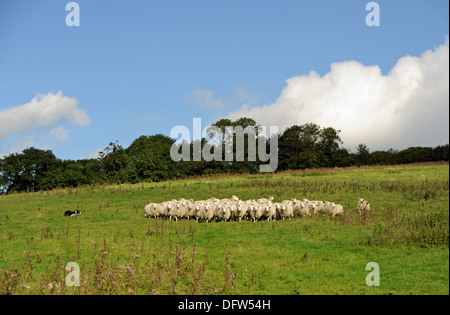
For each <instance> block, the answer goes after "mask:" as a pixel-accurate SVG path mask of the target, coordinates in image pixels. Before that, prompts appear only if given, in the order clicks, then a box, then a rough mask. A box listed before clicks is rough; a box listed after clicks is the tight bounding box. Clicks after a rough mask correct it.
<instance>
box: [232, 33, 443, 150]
mask: <svg viewBox="0 0 450 315" xmlns="http://www.w3.org/2000/svg"><path fill="white" fill-rule="evenodd" d="M448 115H449V42H448V39H447V40H446V42H445V44H443V45H441V46H440V47H438V48H435V49H434V50H429V51H426V52H425V53H423V54H422V55H421V56H419V57H412V56H406V57H403V58H400V59H399V60H398V62H397V64H396V65H395V66H394V67H393V68H392V70H391V71H390V72H389V73H388V74H387V75H383V74H382V73H381V70H380V68H379V67H378V66H364V65H363V64H361V63H359V62H356V61H344V62H339V63H333V64H332V65H331V70H330V72H328V73H327V74H325V75H324V76H320V75H318V74H317V73H316V72H314V71H312V72H310V73H309V74H308V75H302V76H297V77H293V78H290V79H288V80H287V86H286V87H285V88H284V89H283V91H282V92H281V95H280V96H279V98H278V99H277V100H276V101H275V102H274V103H272V104H270V105H263V106H253V107H249V106H247V105H244V106H242V107H241V108H240V109H239V110H238V111H236V112H233V113H231V114H230V115H229V118H231V119H236V118H240V117H244V116H246V117H251V118H254V119H255V120H256V121H257V122H258V123H259V124H261V125H274V126H279V127H280V130H283V129H284V128H286V127H289V126H292V125H301V124H304V123H308V122H313V123H316V124H319V125H321V126H322V127H334V128H336V129H340V130H342V132H341V137H342V140H343V141H344V146H345V147H348V148H352V149H353V148H354V147H356V146H357V145H358V144H359V143H366V144H367V145H368V146H369V148H370V149H371V150H372V151H373V150H376V149H388V148H390V147H393V148H396V149H403V148H407V147H409V146H417V145H420V146H435V145H439V144H445V143H448V142H449V117H448Z"/></svg>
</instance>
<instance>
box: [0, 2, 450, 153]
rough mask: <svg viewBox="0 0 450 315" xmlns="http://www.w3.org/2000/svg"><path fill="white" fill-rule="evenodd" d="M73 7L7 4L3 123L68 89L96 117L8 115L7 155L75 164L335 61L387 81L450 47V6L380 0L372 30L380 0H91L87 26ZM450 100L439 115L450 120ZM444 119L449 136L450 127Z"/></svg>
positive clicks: (2, 13)
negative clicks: (417, 59)
mask: <svg viewBox="0 0 450 315" xmlns="http://www.w3.org/2000/svg"><path fill="white" fill-rule="evenodd" d="M68 2H69V1H60V0H58V1H57V0H48V1H44V0H39V1H32V0H2V1H1V2H0V116H1V115H2V111H3V114H4V113H5V111H8V110H11V109H13V108H15V107H20V106H23V105H25V104H28V103H29V102H30V101H31V100H32V99H33V98H35V97H36V96H37V95H47V94H49V93H53V94H56V93H58V91H62V94H63V95H64V96H65V97H68V98H71V99H76V101H77V105H76V106H77V109H78V110H81V111H84V112H85V114H86V115H87V117H88V120H89V121H86V120H85V121H84V122H85V123H77V120H76V119H74V118H73V117H72V118H71V119H66V118H65V116H64V115H63V114H61V115H62V116H61V117H57V118H55V120H53V121H51V122H49V123H48V124H38V123H32V122H29V123H24V125H23V128H12V127H11V128H9V129H7V128H6V127H5V126H6V124H7V123H8V121H11V120H6V119H4V120H3V124H4V125H5V126H3V127H4V129H7V130H6V131H4V136H3V140H2V138H1V137H0V141H2V143H0V153H3V154H5V153H10V152H12V151H14V150H19V149H23V147H22V146H24V145H34V146H37V147H39V146H41V147H43V148H50V149H52V150H53V152H54V153H55V154H56V156H58V157H60V158H64V159H78V158H80V157H88V156H93V155H95V152H96V151H98V150H99V149H102V148H104V147H106V146H107V145H108V143H109V142H111V141H115V140H118V141H119V143H120V144H122V145H123V146H125V147H126V146H128V145H129V144H130V143H131V142H132V141H133V140H134V139H135V138H137V137H139V136H140V135H152V134H156V133H163V134H165V135H169V133H170V130H171V128H172V127H174V126H176V125H186V126H189V127H190V126H192V119H193V118H194V117H200V118H202V120H203V122H204V123H206V122H214V121H215V120H216V119H218V118H221V117H227V116H228V115H229V114H230V113H233V112H240V110H241V109H242V106H243V105H244V104H246V105H247V106H249V107H260V106H263V105H269V104H274V103H276V101H277V99H278V98H280V95H283V93H282V91H283V89H284V88H285V87H286V84H287V83H286V80H288V79H290V78H294V77H298V76H305V75H308V74H309V73H310V71H315V72H317V74H318V75H320V76H325V75H326V74H327V73H329V72H330V67H331V65H332V64H333V63H337V62H345V61H350V60H354V61H357V62H359V63H361V64H362V65H364V66H378V67H379V68H380V70H381V73H382V75H383V76H386V75H388V74H389V72H390V71H391V69H392V68H393V67H394V66H395V65H396V64H397V62H398V60H399V59H400V58H402V57H404V56H407V55H411V56H421V54H423V53H424V52H426V51H427V50H430V49H431V50H433V49H435V48H436V47H439V46H441V45H443V44H445V43H446V40H447V47H448V30H449V15H448V12H449V2H448V1H446V0H427V1H418V0H412V1H411V0H409V1H401V0H396V1H392V0H391V1H377V3H378V4H379V6H380V17H381V25H380V26H379V27H368V26H367V25H366V23H365V18H366V15H367V14H368V13H369V12H368V11H366V10H365V7H366V4H367V3H368V2H370V1H361V0H345V1H327V0H319V1H317V0H315V1H312V0H297V1H294V0H289V1H285V0H281V1H280V0H277V1H261V0H240V1H237V0H231V1H224V0H222V1H215V0H209V1H202V0H195V1H194V0H183V1H167V0H164V1H137V0H130V1H105V0H95V1H92V0H90V1H87V0H79V1H76V2H77V3H78V4H79V6H80V26H79V27H68V26H67V25H66V24H65V18H66V15H67V14H68V13H69V12H68V11H66V10H65V6H66V3H68ZM447 59H448V58H447ZM447 64H448V61H447ZM446 93H447V94H445V91H444V96H443V98H441V99H440V102H441V103H442V100H444V102H445V100H447V101H446V102H447V103H446V104H443V105H442V104H441V105H442V106H437V107H436V111H437V114H436V115H438V116H442V115H443V114H447V113H448V89H447V92H446ZM317 106H318V105H317ZM443 108H444V111H443ZM72 110H73V108H72ZM445 110H446V111H445ZM442 111H443V112H442ZM20 113H22V112H20ZM77 113H78V114H79V112H77ZM24 115H26V114H24ZM66 115H67V114H66ZM268 115H270V114H268ZM0 118H1V117H0ZM430 119H431V118H430ZM1 121H2V120H1V119H0V122H1ZM78 121H81V120H78ZM294 121H295V122H296V121H298V124H301V123H305V122H306V121H302V119H301V117H299V118H298V119H297V118H296V120H294ZM290 122H292V121H290ZM11 123H12V122H11ZM14 123H15V124H16V125H20V124H21V123H22V122H21V121H18V122H14ZM440 123H441V124H442V123H443V124H444V125H445V126H444V129H443V130H444V131H445V130H447V133H448V120H447V121H443V122H440ZM1 130H2V126H0V131H1ZM441 131H442V130H441ZM447 139H448V136H445V137H444V138H442V137H441V138H439V140H436V141H441V142H442V141H445V140H447ZM411 141H412V140H411ZM427 141H428V143H429V144H428V145H437V144H444V143H433V141H430V140H429V139H428V140H427V139H423V142H427ZM447 141H448V140H447ZM360 142H367V141H365V139H361V141H360ZM404 143H408V144H409V142H408V141H407V142H404ZM411 143H414V141H412V142H411ZM394 144H398V143H394ZM344 145H346V141H345V139H344ZM351 145H353V143H351V141H350V144H348V146H349V147H350V148H351ZM389 145H391V143H386V146H389ZM417 145H426V143H422V142H420V141H419V143H417ZM372 146H373V147H380V148H383V144H380V143H379V142H374V144H373V145H372ZM372 146H371V143H369V147H372ZM398 148H399V149H402V148H400V147H398ZM384 149H387V147H386V148H384Z"/></svg>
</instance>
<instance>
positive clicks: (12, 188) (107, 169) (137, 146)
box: [0, 118, 449, 194]
mask: <svg viewBox="0 0 450 315" xmlns="http://www.w3.org/2000/svg"><path fill="white" fill-rule="evenodd" d="M213 126H216V127H218V128H220V129H222V130H224V132H225V127H226V126H242V127H243V128H246V127H255V126H257V124H256V122H255V121H254V120H253V119H250V118H241V119H238V120H235V121H231V120H229V119H221V120H219V121H217V122H216V123H215V124H214V125H213ZM339 133H340V130H336V129H334V128H332V127H326V128H323V127H321V126H319V125H317V124H313V123H307V124H304V125H301V126H298V125H295V126H292V127H289V128H287V129H286V130H285V131H284V132H282V133H280V134H279V135H278V169H277V171H286V170H299V169H311V168H329V167H348V166H362V165H391V164H406V163H415V162H430V161H449V145H448V144H446V145H442V146H437V147H434V148H431V147H410V148H408V149H406V150H402V151H396V150H394V149H390V150H387V151H374V152H370V150H369V148H368V147H367V145H365V144H360V145H358V147H357V148H356V152H351V151H349V150H348V149H346V148H343V147H342V145H343V142H342V140H341V138H340V136H339ZM223 136H228V137H233V136H234V135H232V134H231V135H227V134H226V133H224V134H223ZM253 136H255V135H252V134H251V133H249V134H246V135H245V145H244V148H247V144H248V139H249V137H253ZM211 137H212V135H211ZM208 140H209V139H201V142H202V144H205V143H207V141H208ZM222 140H223V139H222ZM197 141H198V140H197ZM175 142H176V140H175V139H172V138H170V137H167V136H164V135H162V134H157V135H152V136H141V137H139V138H137V139H136V140H134V141H133V142H132V143H131V145H130V146H129V147H127V148H124V147H123V146H121V145H120V144H119V143H118V142H111V143H109V145H108V146H107V147H106V148H105V149H104V150H102V151H101V152H100V153H99V155H98V158H96V159H80V160H76V161H74V160H62V159H59V158H57V157H56V156H55V155H54V154H53V152H52V151H51V150H40V149H36V148H33V147H32V148H28V149H25V150H23V151H22V152H21V153H13V154H10V155H7V156H5V157H3V158H2V159H0V193H1V194H7V193H11V192H35V191H41V190H51V189H55V188H64V187H78V186H86V185H97V184H117V183H138V182H143V181H151V182H154V181H164V180H172V179H181V178H186V177H193V176H202V175H211V174H239V173H250V174H252V173H257V172H258V169H259V168H258V166H259V164H261V161H258V160H257V161H249V160H248V159H247V154H248V152H247V151H246V152H245V157H246V158H245V159H244V161H237V160H236V158H234V159H233V161H231V162H230V161H226V160H222V161H210V162H207V161H205V160H204V159H201V160H200V161H193V159H192V157H193V156H194V155H195V152H194V150H195V148H196V147H197V148H198V147H199V146H195V145H194V142H193V141H191V142H190V143H188V145H189V146H190V148H191V150H190V154H191V159H189V160H187V161H185V160H180V161H177V162H176V161H173V160H172V159H171V156H170V149H171V147H172V145H173V144H174V143H175ZM269 142H270V139H268V141H267V145H269ZM233 143H234V144H235V143H236V139H235V138H233ZM218 145H220V144H218ZM222 145H223V144H222ZM233 148H234V149H233V150H234V151H233V152H232V154H233V156H234V157H236V150H235V148H236V145H234V146H233ZM226 149H227V148H223V152H225V151H226ZM229 153H230V152H229ZM230 154H231V153H230Z"/></svg>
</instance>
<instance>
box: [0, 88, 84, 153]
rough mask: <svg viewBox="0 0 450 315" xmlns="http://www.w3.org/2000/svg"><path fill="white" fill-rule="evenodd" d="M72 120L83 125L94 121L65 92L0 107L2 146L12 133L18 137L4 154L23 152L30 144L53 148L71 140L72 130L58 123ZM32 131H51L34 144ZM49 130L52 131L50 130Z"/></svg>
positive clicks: (71, 122) (0, 143)
mask: <svg viewBox="0 0 450 315" xmlns="http://www.w3.org/2000/svg"><path fill="white" fill-rule="evenodd" d="M62 123H69V124H74V125H79V126H86V125H89V124H90V119H89V117H88V115H87V114H86V111H85V110H83V109H79V108H78V101H77V100H76V99H75V98H70V97H67V96H64V95H63V93H62V91H59V92H58V93H56V94H53V93H48V94H47V95H38V96H36V97H34V98H33V99H32V100H31V101H30V102H28V103H26V104H24V105H21V106H17V107H12V108H7V109H3V110H0V149H2V146H3V145H4V143H5V141H6V140H7V139H8V138H9V137H11V136H13V137H14V136H17V139H15V140H14V141H13V143H12V144H9V147H8V148H6V149H2V150H1V151H4V152H2V154H3V155H4V154H7V153H12V152H19V151H22V150H23V149H25V148H27V147H30V146H33V145H35V146H39V147H42V148H44V149H50V148H52V147H54V146H56V145H59V144H61V143H63V142H65V141H67V140H68V138H69V135H68V131H67V130H66V129H64V128H63V127H61V126H59V127H57V125H59V124H62ZM31 130H44V131H46V132H47V133H46V134H45V135H44V136H41V137H40V138H39V143H38V144H37V145H36V144H35V143H34V139H33V136H30V135H29V134H27V133H29V132H30V131H31ZM48 130H49V131H48Z"/></svg>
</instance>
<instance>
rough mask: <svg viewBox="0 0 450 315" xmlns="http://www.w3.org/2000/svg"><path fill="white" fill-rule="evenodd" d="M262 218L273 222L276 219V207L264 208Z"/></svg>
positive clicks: (273, 205)
mask: <svg viewBox="0 0 450 315" xmlns="http://www.w3.org/2000/svg"><path fill="white" fill-rule="evenodd" d="M263 216H264V218H266V219H267V221H270V220H275V219H276V218H277V206H276V205H275V204H272V205H270V206H264V207H263Z"/></svg>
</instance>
